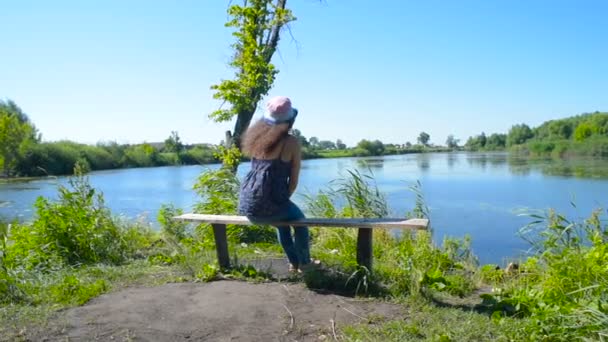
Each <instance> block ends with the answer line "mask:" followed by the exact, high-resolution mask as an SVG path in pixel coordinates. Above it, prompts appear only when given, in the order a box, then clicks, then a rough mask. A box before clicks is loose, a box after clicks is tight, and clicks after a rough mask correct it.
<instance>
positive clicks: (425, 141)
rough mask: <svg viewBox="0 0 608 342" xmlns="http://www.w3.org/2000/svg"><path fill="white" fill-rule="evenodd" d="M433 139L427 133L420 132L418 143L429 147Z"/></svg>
mask: <svg viewBox="0 0 608 342" xmlns="http://www.w3.org/2000/svg"><path fill="white" fill-rule="evenodd" d="M430 139H431V136H430V135H429V134H428V133H426V132H420V135H419V136H418V139H417V140H418V143H419V144H421V145H424V146H428V144H429V140H430Z"/></svg>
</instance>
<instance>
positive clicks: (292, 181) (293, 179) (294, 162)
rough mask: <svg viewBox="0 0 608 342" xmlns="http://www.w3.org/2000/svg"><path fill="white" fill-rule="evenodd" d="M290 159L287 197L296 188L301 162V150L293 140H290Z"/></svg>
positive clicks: (298, 144) (295, 140)
mask: <svg viewBox="0 0 608 342" xmlns="http://www.w3.org/2000/svg"><path fill="white" fill-rule="evenodd" d="M290 145H291V146H293V147H292V157H291V175H290V176H289V196H291V195H292V194H293V193H294V192H295V191H296V187H297V186H298V179H299V177H300V164H301V162H302V149H301V147H300V142H299V141H298V140H297V139H295V138H293V139H291V144H290Z"/></svg>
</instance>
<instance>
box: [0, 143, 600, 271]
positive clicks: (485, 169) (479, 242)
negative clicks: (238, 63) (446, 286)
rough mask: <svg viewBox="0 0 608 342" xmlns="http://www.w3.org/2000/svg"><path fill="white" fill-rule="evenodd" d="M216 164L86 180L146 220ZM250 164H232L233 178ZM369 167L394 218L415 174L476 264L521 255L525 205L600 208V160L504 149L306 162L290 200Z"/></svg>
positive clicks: (112, 203) (33, 184) (181, 203)
mask: <svg viewBox="0 0 608 342" xmlns="http://www.w3.org/2000/svg"><path fill="white" fill-rule="evenodd" d="M217 167H219V166H218V165H205V166H174V167H157V168H138V169H122V170H109V171H98V172H93V173H91V174H90V175H89V176H90V180H91V183H92V184H93V186H95V187H96V188H98V189H100V190H101V191H103V193H104V196H105V200H106V203H107V205H108V206H109V207H110V208H111V209H112V211H113V213H114V214H116V215H120V216H124V217H127V218H130V219H141V220H144V221H147V222H151V223H152V224H153V225H155V218H156V213H157V211H158V209H159V207H160V206H161V204H163V203H173V204H174V205H175V206H177V207H180V208H184V210H185V211H190V209H191V207H192V204H193V203H194V202H195V201H196V195H195V194H194V192H193V191H192V186H193V184H194V183H195V181H196V178H197V176H198V175H199V174H200V173H201V171H203V170H204V169H205V168H211V169H214V168H217ZM248 169H249V164H248V163H244V164H242V165H241V166H240V168H239V174H240V175H241V176H242V175H243V174H244V173H245V172H246V171H247V170H248ZM354 169H357V170H360V171H361V172H363V173H367V172H369V171H371V172H372V173H373V174H374V177H375V179H376V182H377V184H378V187H379V188H380V190H381V191H382V192H384V193H385V194H386V196H387V199H388V201H389V204H390V207H391V210H392V214H393V215H394V216H404V214H405V212H406V211H408V210H410V209H411V208H412V207H413V205H414V194H413V193H412V192H411V191H410V190H408V188H409V186H411V185H413V184H414V183H415V182H416V181H420V183H421V184H422V192H423V194H424V197H425V200H426V203H427V205H428V207H429V208H430V218H431V222H432V226H433V230H434V234H435V240H436V241H437V242H441V240H442V239H443V237H444V236H446V235H447V236H456V237H462V236H463V235H465V234H469V235H470V236H471V237H472V240H473V248H474V252H475V253H476V254H477V255H478V256H479V258H480V261H481V262H483V263H489V262H492V263H504V262H505V261H506V260H507V259H509V258H512V257H516V256H518V255H521V254H522V253H523V252H525V251H526V250H527V248H528V245H527V244H526V243H525V242H524V241H523V240H522V239H521V238H520V237H518V236H517V232H518V230H519V228H521V227H522V226H524V225H525V224H527V223H529V222H531V219H530V218H529V217H526V216H525V215H522V214H525V213H526V212H530V211H531V210H546V209H548V208H554V209H556V210H557V211H558V212H560V213H564V214H566V215H568V217H570V218H574V219H581V218H585V217H587V216H588V215H589V214H590V213H591V211H592V210H593V209H597V208H600V207H601V208H607V204H608V160H606V159H585V160H574V161H572V160H571V161H556V160H529V159H522V158H515V157H510V156H509V155H508V154H506V153H429V154H408V155H398V156H384V157H373V158H337V159H314V160H306V161H304V162H303V164H302V172H301V176H300V179H301V181H300V185H299V187H298V191H297V193H296V194H295V197H294V200H295V201H296V202H298V203H300V204H303V202H304V196H303V195H304V194H314V193H316V192H317V191H318V190H319V189H327V187H328V186H330V183H331V181H332V180H335V179H338V178H341V177H344V176H346V174H347V173H346V171H347V170H354ZM66 182H67V178H66V177H58V178H49V179H37V180H31V181H26V182H10V183H5V184H0V216H2V217H3V218H5V219H12V218H15V217H17V218H19V219H21V220H28V219H30V218H31V217H32V216H33V206H32V205H33V203H34V201H35V200H36V198H37V197H38V196H46V197H55V196H56V193H57V191H56V187H57V185H58V184H66Z"/></svg>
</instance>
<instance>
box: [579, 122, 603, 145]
mask: <svg viewBox="0 0 608 342" xmlns="http://www.w3.org/2000/svg"><path fill="white" fill-rule="evenodd" d="M597 130H598V128H597V127H595V126H594V125H592V124H591V123H590V122H582V123H580V124H579V125H578V126H577V127H576V129H575V130H574V140H576V141H583V140H585V139H587V138H589V137H590V136H592V135H593V134H594V133H596V132H597Z"/></svg>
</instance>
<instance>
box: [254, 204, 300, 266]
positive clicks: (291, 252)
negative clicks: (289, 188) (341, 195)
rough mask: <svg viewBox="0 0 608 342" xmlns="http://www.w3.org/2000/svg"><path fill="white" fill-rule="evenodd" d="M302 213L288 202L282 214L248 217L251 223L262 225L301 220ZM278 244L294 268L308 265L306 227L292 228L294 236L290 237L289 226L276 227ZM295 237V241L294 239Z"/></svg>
mask: <svg viewBox="0 0 608 342" xmlns="http://www.w3.org/2000/svg"><path fill="white" fill-rule="evenodd" d="M305 217H306V216H304V213H302V210H300V208H298V206H297V205H295V204H294V203H293V202H291V201H289V206H288V207H287V209H286V211H285V212H284V213H280V214H278V215H274V216H269V217H249V219H250V220H251V221H252V222H255V223H264V222H272V221H291V220H299V219H303V218H305ZM277 230H278V236H279V242H280V243H281V246H282V247H283V250H284V251H285V254H287V259H289V262H290V263H291V264H292V265H294V266H299V265H306V264H308V263H310V247H309V245H308V239H309V233H308V227H293V230H294V236H293V237H292V235H291V227H290V226H277ZM294 237H295V239H294Z"/></svg>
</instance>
